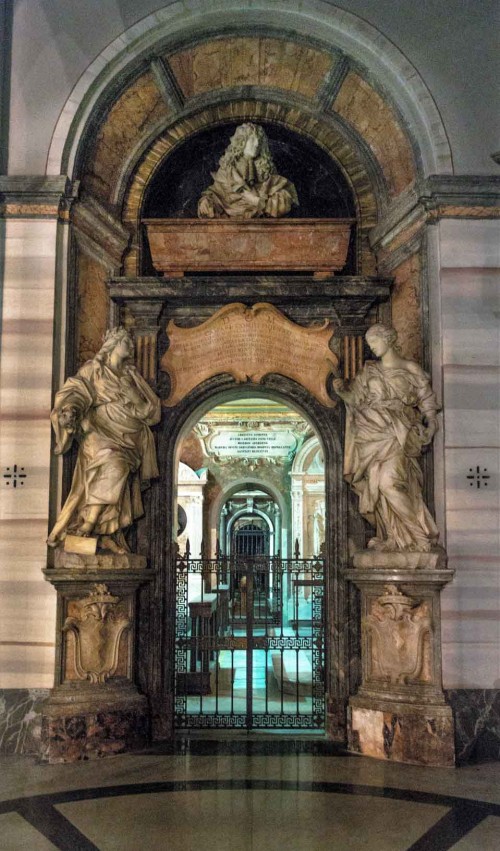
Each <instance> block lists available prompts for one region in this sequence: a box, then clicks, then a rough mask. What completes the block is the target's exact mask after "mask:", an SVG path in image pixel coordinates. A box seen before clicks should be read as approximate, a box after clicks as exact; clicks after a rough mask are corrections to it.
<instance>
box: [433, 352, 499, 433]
mask: <svg viewBox="0 0 500 851" xmlns="http://www.w3.org/2000/svg"><path fill="white" fill-rule="evenodd" d="M443 372H444V390H443V396H444V428H445V445H446V446H447V447H460V446H463V447H472V446H477V447H481V446H483V447H496V446H500V424H499V419H498V408H499V401H500V399H499V393H500V391H499V386H500V383H499V382H500V371H499V369H498V368H496V367H493V366H484V367H473V366H445V367H444V370H443Z"/></svg>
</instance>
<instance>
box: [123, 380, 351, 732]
mask: <svg viewBox="0 0 500 851" xmlns="http://www.w3.org/2000/svg"><path fill="white" fill-rule="evenodd" d="M257 388H258V393H259V396H265V397H268V398H271V399H275V400H276V399H279V400H280V401H283V402H285V403H286V404H288V405H290V406H291V407H294V408H296V409H298V410H299V412H300V413H301V414H302V415H303V416H305V418H306V419H308V420H309V421H310V422H311V423H312V425H313V426H314V428H315V430H316V433H317V434H318V436H319V438H320V441H321V443H322V445H323V449H324V453H325V462H326V463H325V467H326V472H325V497H326V506H327V508H326V511H327V524H326V535H325V538H326V540H325V545H326V546H325V555H326V571H325V572H326V580H325V581H326V588H325V598H326V607H325V619H326V630H325V634H326V676H325V679H326V699H327V712H326V719H325V729H326V732H327V735H329V736H330V737H331V738H333V739H335V740H337V741H341V742H344V741H345V735H346V708H347V700H348V697H349V688H348V681H349V676H348V670H349V666H350V660H349V632H350V629H351V628H352V624H349V618H348V605H347V593H348V591H347V582H346V580H345V579H344V578H343V573H344V570H345V569H346V568H347V565H348V537H349V533H350V532H351V533H352V530H350V529H349V526H350V524H349V518H350V515H351V513H352V511H351V508H350V505H349V501H348V498H347V491H346V487H345V484H344V482H343V479H342V434H343V422H342V414H341V411H340V410H339V409H338V408H337V409H334V410H332V409H327V408H325V407H324V406H323V405H321V404H320V403H319V402H317V401H316V400H315V399H314V398H313V397H312V396H311V395H310V394H309V393H308V392H307V391H306V390H305V389H304V388H302V387H301V386H300V385H298V384H297V383H295V382H293V381H291V380H290V379H286V378H283V377H282V376H278V375H270V376H268V377H267V378H266V379H265V380H264V382H263V383H262V384H259V385H254V384H250V383H248V384H245V385H237V384H236V383H235V382H234V380H233V379H231V378H229V377H228V376H217V377H215V378H213V379H210V380H209V381H206V382H204V383H203V384H201V385H199V386H198V387H196V388H195V389H194V390H193V391H192V392H191V393H190V394H189V395H188V396H186V397H185V398H184V399H183V400H182V402H181V403H180V404H179V405H177V406H176V407H175V408H171V409H166V410H165V412H164V417H163V421H162V424H161V427H160V429H159V433H158V456H159V466H160V479H159V481H158V482H157V483H156V484H155V485H154V486H153V489H152V492H151V494H150V507H149V513H150V517H149V521H148V527H149V528H148V532H147V533H146V534H145V532H144V530H142V531H141V530H140V532H139V537H140V538H143V539H144V538H146V537H147V538H148V540H149V560H150V564H151V565H152V567H153V569H154V570H155V581H154V583H153V588H152V595H151V598H150V600H149V606H148V607H147V609H146V610H144V611H143V615H145V617H143V623H142V624H139V629H142V630H144V629H147V630H148V633H149V637H148V641H147V642H146V641H144V638H145V637H144V636H143V638H142V640H141V641H140V644H141V645H142V646H143V647H144V648H146V646H147V647H148V650H147V652H146V653H144V652H143V654H142V659H140V660H139V668H140V669H141V670H140V672H139V680H140V682H141V686H142V688H143V690H144V691H145V692H146V693H147V694H148V696H149V698H150V703H151V709H152V730H153V738H154V739H169V738H171V736H172V734H173V698H174V695H173V686H174V652H173V649H174V642H175V595H176V588H175V561H174V559H175V492H174V488H173V483H174V482H175V475H176V469H175V466H176V458H177V445H178V441H179V439H180V437H181V436H182V434H183V433H185V431H186V429H189V427H190V424H191V422H192V421H194V420H195V419H197V418H199V416H200V415H202V414H203V413H204V411H205V410H208V409H210V407H212V406H214V405H215V404H217V403H219V404H220V402H221V400H222V399H224V400H225V401H227V400H229V399H234V398H235V397H238V398H241V396H249V395H253V394H255V392H256V390H257ZM145 593H147V592H145Z"/></svg>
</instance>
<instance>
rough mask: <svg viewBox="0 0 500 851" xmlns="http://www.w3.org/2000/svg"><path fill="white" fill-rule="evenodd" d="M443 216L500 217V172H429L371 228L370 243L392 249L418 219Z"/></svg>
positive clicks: (433, 219)
mask: <svg viewBox="0 0 500 851" xmlns="http://www.w3.org/2000/svg"><path fill="white" fill-rule="evenodd" d="M442 218H474V219H477V218H483V219H491V218H494V219H496V218H500V176H499V175H440V174H431V175H429V177H427V178H426V179H425V180H423V181H420V182H419V183H418V184H417V186H415V187H412V188H411V189H408V190H406V191H405V192H402V193H401V195H400V196H399V197H398V198H397V199H396V200H395V201H393V202H392V203H391V204H390V205H389V207H388V209H387V210H386V212H385V214H384V215H383V216H382V218H381V220H380V221H379V222H378V224H376V225H375V227H373V228H372V230H371V231H370V245H371V247H372V248H373V249H375V251H378V250H380V249H387V250H390V248H391V243H393V242H394V241H395V240H396V239H397V238H398V237H401V235H402V234H403V233H404V231H405V230H407V229H410V228H414V226H415V224H416V223H418V222H420V224H421V226H422V227H423V226H424V225H425V224H426V223H428V222H431V223H433V222H436V221H438V220H439V219H442Z"/></svg>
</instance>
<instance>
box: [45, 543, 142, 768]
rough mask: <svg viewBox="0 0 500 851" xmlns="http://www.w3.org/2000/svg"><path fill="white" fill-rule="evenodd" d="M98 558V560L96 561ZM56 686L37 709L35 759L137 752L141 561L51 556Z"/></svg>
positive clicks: (139, 739) (139, 742) (118, 557)
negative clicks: (39, 711)
mask: <svg viewBox="0 0 500 851" xmlns="http://www.w3.org/2000/svg"><path fill="white" fill-rule="evenodd" d="M99 559H100V560H99ZM55 563H56V565H57V566H56V568H55V569H47V570H46V571H45V575H46V578H47V579H48V580H49V581H50V582H51V583H52V584H53V585H54V586H55V588H56V589H57V607H58V613H57V655H56V685H55V688H54V689H53V691H52V694H51V696H50V698H49V699H48V700H47V702H46V703H45V705H44V708H43V711H42V758H43V759H44V760H46V761H48V762H52V763H55V762H73V761H75V760H79V759H91V758H95V757H100V756H105V755H107V754H114V753H120V752H121V751H124V750H128V749H130V748H134V747H140V746H144V745H145V744H146V743H147V742H148V740H149V728H150V718H149V714H150V713H149V707H148V703H147V700H146V698H145V697H144V696H143V695H141V694H139V692H138V690H137V688H136V686H135V684H134V669H135V659H134V646H135V624H136V618H137V605H136V598H137V590H138V588H139V587H140V586H141V585H143V584H144V583H145V582H148V581H149V580H150V579H151V578H152V574H151V573H150V572H149V571H147V570H146V569H145V567H146V560H145V559H143V558H142V557H140V556H133V555H129V554H127V555H116V554H105V555H99V556H82V555H79V556H75V554H74V553H64V552H63V551H62V550H58V551H57V552H56V558H55Z"/></svg>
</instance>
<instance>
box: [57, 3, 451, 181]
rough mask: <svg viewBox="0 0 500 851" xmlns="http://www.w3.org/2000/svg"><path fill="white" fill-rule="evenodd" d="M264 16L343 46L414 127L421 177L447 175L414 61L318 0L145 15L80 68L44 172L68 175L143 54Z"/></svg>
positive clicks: (436, 124) (254, 23)
mask: <svg viewBox="0 0 500 851" xmlns="http://www.w3.org/2000/svg"><path fill="white" fill-rule="evenodd" d="M264 15H265V20H266V24H267V25H268V26H269V27H274V28H279V29H280V30H281V31H285V32H286V31H295V32H299V33H301V34H302V35H303V36H304V37H308V38H311V39H317V40H318V41H320V42H322V43H323V44H325V46H328V47H329V48H330V49H333V50H335V51H339V50H340V51H343V52H344V53H345V54H346V55H348V56H349V57H352V58H353V59H354V61H355V62H358V63H360V64H361V65H363V66H365V67H366V68H367V70H368V72H369V74H370V75H371V76H372V77H373V79H375V80H377V79H378V80H383V81H384V87H385V89H386V90H387V92H388V93H389V95H390V96H391V97H392V99H393V101H394V102H395V103H397V104H398V106H399V110H400V113H401V114H402V115H403V117H404V120H405V123H406V126H408V127H412V128H413V134H414V139H415V144H416V148H417V150H418V152H419V156H420V157H421V160H422V167H423V173H424V175H427V174H430V173H433V172H440V173H450V172H452V170H453V168H452V159H451V151H450V146H449V142H448V139H447V135H446V131H445V128H444V125H443V122H442V119H441V116H440V114H439V111H438V109H437V107H436V104H435V102H434V100H433V98H432V95H431V93H430V92H429V90H428V89H427V87H426V85H425V83H424V81H423V80H422V78H421V77H420V75H419V74H418V72H417V70H416V69H415V68H414V66H412V65H411V63H410V62H409V60H408V59H407V58H406V57H405V56H404V55H403V54H402V53H401V51H399V49H398V48H397V47H396V46H395V45H394V44H393V43H392V42H390V41H389V40H388V39H387V38H386V37H385V36H384V35H383V34H382V33H381V32H380V31H378V30H377V29H376V28H375V27H373V26H372V25H370V24H368V23H367V22H366V21H364V20H362V19H361V18H359V17H357V16H356V15H354V14H352V13H349V12H347V11H345V10H344V9H340V8H339V7H336V6H334V5H332V4H331V3H329V2H324V0H313V2H311V3H308V5H307V11H306V10H305V9H304V7H303V4H302V3H300V2H299V0H292V2H291V3H289V4H287V8H286V10H285V9H283V8H276V5H275V4H274V3H272V2H270V0H267V2H266V0H264V2H262V3H260V4H259V8H258V9H253V8H252V7H249V6H246V5H243V7H242V5H241V4H236V3H234V0H218V2H217V4H216V5H215V6H211V8H210V9H209V10H203V9H198V10H197V9H190V10H188V9H186V7H185V5H184V4H181V3H180V2H176V3H172V4H171V5H169V6H167V7H165V8H163V9H160V10H158V11H157V12H155V13H153V14H150V15H148V16H146V17H145V18H143V19H142V20H141V21H139V22H137V23H136V24H135V25H134V26H132V27H130V28H129V29H128V30H126V31H125V32H124V33H122V34H121V35H120V36H119V37H118V38H117V39H115V40H114V41H113V42H112V43H111V44H109V45H108V46H107V48H106V49H105V50H104V51H103V52H102V53H101V54H100V56H98V57H97V58H96V59H95V60H94V62H93V63H92V64H91V65H90V66H89V67H88V68H87V70H86V71H85V72H84V74H83V75H82V76H81V77H80V79H79V80H78V82H77V83H76V85H75V87H74V89H73V91H72V92H71V94H70V96H69V98H68V100H67V102H66V104H65V106H64V107H63V110H62V112H61V115H60V117H59V120H58V123H57V125H56V128H55V130H54V134H53V137H52V142H51V145H50V150H49V154H48V159H47V169H46V172H47V174H60V173H61V172H67V173H68V174H69V175H70V176H73V172H74V167H75V160H76V155H77V150H78V146H79V144H80V141H81V138H82V135H83V133H84V129H85V127H86V125H87V122H88V121H89V119H90V117H91V115H92V113H93V112H94V110H95V108H96V106H97V105H98V103H99V101H100V98H101V97H102V95H103V93H104V91H105V90H106V88H107V87H108V85H109V84H110V83H111V82H112V81H113V80H116V79H117V78H118V77H119V76H120V75H122V76H123V75H126V74H127V71H128V70H129V69H130V66H131V64H134V63H135V64H138V63H139V62H140V61H141V60H143V59H144V57H145V56H147V54H148V53H151V52H153V53H154V52H155V51H156V52H157V51H158V50H159V49H161V50H165V49H169V46H171V45H175V44H179V43H182V41H183V40H184V41H186V40H188V39H189V38H190V37H192V36H193V34H197V35H198V36H200V35H201V34H203V33H210V32H213V31H214V30H216V31H218V32H224V30H226V29H227V28H228V27H229V28H234V27H235V25H237V26H239V27H242V28H247V30H251V31H254V30H255V28H256V27H260V26H261V25H262V20H263V16H264Z"/></svg>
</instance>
